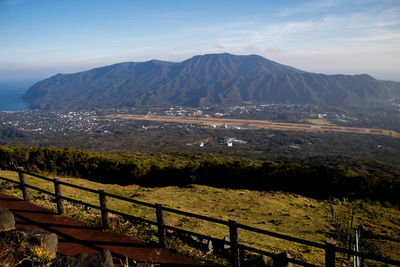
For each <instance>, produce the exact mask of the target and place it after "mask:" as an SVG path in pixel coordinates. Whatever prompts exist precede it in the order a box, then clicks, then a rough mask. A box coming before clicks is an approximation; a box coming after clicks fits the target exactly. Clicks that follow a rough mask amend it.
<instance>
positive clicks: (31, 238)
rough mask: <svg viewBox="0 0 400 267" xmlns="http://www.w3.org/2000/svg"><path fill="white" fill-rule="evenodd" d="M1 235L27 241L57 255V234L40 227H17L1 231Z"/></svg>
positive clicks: (51, 254)
mask: <svg viewBox="0 0 400 267" xmlns="http://www.w3.org/2000/svg"><path fill="white" fill-rule="evenodd" d="M0 236H2V237H5V238H8V239H10V240H13V241H14V242H21V241H26V242H28V243H29V244H31V245H37V246H40V247H41V248H43V249H45V250H46V251H47V252H48V253H49V254H50V256H55V255H56V253H57V250H58V238H57V235H56V234H53V233H48V232H45V231H42V230H39V229H29V228H17V229H14V230H10V231H7V232H2V233H0Z"/></svg>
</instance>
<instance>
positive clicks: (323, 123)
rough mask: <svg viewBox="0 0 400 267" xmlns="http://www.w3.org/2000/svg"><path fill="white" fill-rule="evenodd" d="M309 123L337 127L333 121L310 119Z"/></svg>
mask: <svg viewBox="0 0 400 267" xmlns="http://www.w3.org/2000/svg"><path fill="white" fill-rule="evenodd" d="M306 122H308V123H312V124H316V125H335V124H334V123H332V122H331V121H329V120H327V119H308V120H306Z"/></svg>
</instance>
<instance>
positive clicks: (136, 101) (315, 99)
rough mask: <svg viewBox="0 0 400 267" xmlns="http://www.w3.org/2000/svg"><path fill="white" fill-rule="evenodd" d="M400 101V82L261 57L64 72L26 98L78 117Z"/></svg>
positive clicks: (208, 58)
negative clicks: (117, 111) (119, 111)
mask: <svg viewBox="0 0 400 267" xmlns="http://www.w3.org/2000/svg"><path fill="white" fill-rule="evenodd" d="M399 97H400V83H398V82H390V81H378V80H376V79H374V78H373V77H371V76H369V75H366V74H363V75H324V74H317V73H310V72H305V71H301V70H298V69H295V68H293V67H289V66H285V65H281V64H279V63H277V62H274V61H271V60H268V59H266V58H263V57H261V56H257V55H249V56H237V55H231V54H211V55H202V56H195V57H193V58H190V59H188V60H185V61H183V62H179V63H173V62H164V61H158V60H151V61H147V62H124V63H119V64H114V65H110V66H105V67H101V68H96V69H92V70H88V71H84V72H78V73H72V74H57V75H54V76H52V77H50V78H48V79H45V80H43V81H40V82H38V83H36V84H35V85H34V86H32V87H31V88H30V89H29V90H28V91H27V93H26V94H25V96H24V100H25V101H27V102H29V103H31V104H32V105H31V107H32V108H35V109H49V110H69V111H71V110H82V109H86V110H87V109H95V108H110V107H114V108H120V107H143V106H168V105H183V106H192V107H201V106H210V105H215V104H222V105H232V104H233V105H236V104H237V105H242V104H243V103H244V102H253V103H284V104H288V103H290V104H313V105H332V106H345V107H355V106H357V107H365V106H366V105H382V104H388V103H392V102H394V103H396V101H398V100H399Z"/></svg>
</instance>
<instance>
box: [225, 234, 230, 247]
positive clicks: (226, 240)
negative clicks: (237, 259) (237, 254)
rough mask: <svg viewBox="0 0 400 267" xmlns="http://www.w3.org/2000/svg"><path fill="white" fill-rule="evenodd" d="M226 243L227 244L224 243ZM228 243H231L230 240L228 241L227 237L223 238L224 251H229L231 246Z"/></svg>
mask: <svg viewBox="0 0 400 267" xmlns="http://www.w3.org/2000/svg"><path fill="white" fill-rule="evenodd" d="M226 242H228V243H226ZM229 242H231V240H230V239H229V237H227V236H225V237H224V249H230V248H231V245H229Z"/></svg>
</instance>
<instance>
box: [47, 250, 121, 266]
mask: <svg viewBox="0 0 400 267" xmlns="http://www.w3.org/2000/svg"><path fill="white" fill-rule="evenodd" d="M51 266H53V267H64V266H69V267H81V266H85V267H113V266H114V263H113V259H112V256H111V252H110V251H109V250H102V251H99V252H97V253H94V254H90V255H88V254H85V253H80V254H78V255H76V256H64V255H58V257H57V259H56V261H55V262H54V263H53V264H52V265H51Z"/></svg>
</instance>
